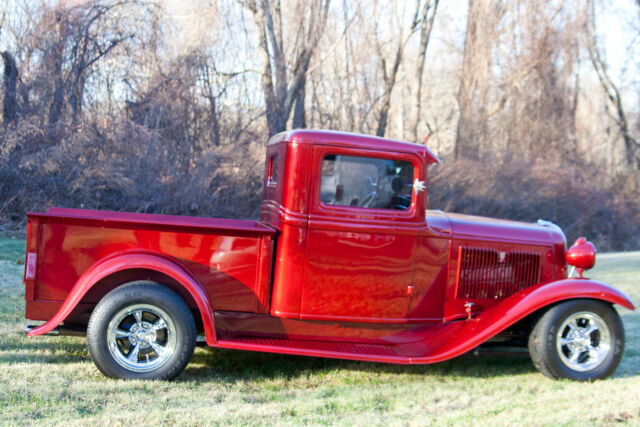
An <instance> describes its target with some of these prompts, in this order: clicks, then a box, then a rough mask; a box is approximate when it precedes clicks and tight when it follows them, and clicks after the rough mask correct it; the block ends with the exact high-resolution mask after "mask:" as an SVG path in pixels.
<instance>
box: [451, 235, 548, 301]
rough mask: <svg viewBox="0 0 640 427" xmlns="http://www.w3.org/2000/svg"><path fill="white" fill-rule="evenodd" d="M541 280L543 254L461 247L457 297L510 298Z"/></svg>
mask: <svg viewBox="0 0 640 427" xmlns="http://www.w3.org/2000/svg"><path fill="white" fill-rule="evenodd" d="M539 281H540V254H539V253H535V252H523V251H510V252H500V251H497V250H495V249H487V248H471V247H464V246H463V247H461V248H460V263H459V264H458V287H457V292H456V298H468V299H484V298H493V299H497V298H506V297H508V296H511V295H513V294H515V293H517V292H519V291H521V290H523V289H525V288H527V287H529V286H532V285H535V284H536V283H538V282H539Z"/></svg>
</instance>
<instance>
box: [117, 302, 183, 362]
mask: <svg viewBox="0 0 640 427" xmlns="http://www.w3.org/2000/svg"><path fill="white" fill-rule="evenodd" d="M176 337H177V333H176V327H175V325H174V323H173V321H172V320H171V318H170V317H169V315H168V314H167V313H166V312H165V311H164V310H162V309H161V308H159V307H156V306H153V305H150V304H135V305H132V306H129V307H126V308H124V309H122V310H120V311H119V312H118V313H117V314H116V315H115V316H114V317H113V320H111V322H109V326H108V331H107V343H108V345H109V352H110V353H111V355H112V356H113V358H114V359H115V361H116V362H118V363H119V364H120V365H121V366H123V367H124V368H127V369H129V370H132V371H136V372H148V371H152V370H154V369H157V368H159V367H161V366H162V365H164V364H165V363H167V361H168V360H169V359H170V358H171V355H173V352H174V351H175V348H176Z"/></svg>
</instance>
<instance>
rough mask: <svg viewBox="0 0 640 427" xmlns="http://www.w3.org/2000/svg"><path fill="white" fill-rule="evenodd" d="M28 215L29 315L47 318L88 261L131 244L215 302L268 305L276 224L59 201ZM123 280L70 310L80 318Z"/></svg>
mask: <svg viewBox="0 0 640 427" xmlns="http://www.w3.org/2000/svg"><path fill="white" fill-rule="evenodd" d="M27 216H28V218H29V227H28V233H27V234H28V236H27V260H28V261H27V266H26V268H25V285H26V289H25V299H26V305H27V306H26V316H25V317H26V318H27V319H31V320H48V319H49V318H51V317H52V316H53V315H54V314H55V312H56V311H57V310H58V308H59V307H60V306H61V305H62V303H63V302H64V300H65V299H66V297H67V295H68V294H69V291H70V290H71V289H72V288H73V286H74V285H75V283H76V282H77V281H78V279H79V278H80V277H81V276H82V274H83V273H84V272H85V271H87V270H88V269H89V268H90V267H91V266H93V265H94V264H96V263H99V262H100V261H101V260H104V259H107V258H110V257H113V256H117V255H119V254H126V253H134V252H135V253H140V252H143V253H148V254H152V255H156V256H159V257H163V258H167V259H170V260H172V261H173V262H175V263H177V264H179V265H180V266H181V267H182V268H183V269H184V270H186V271H187V272H188V273H189V274H190V275H191V276H192V277H194V278H195V279H196V280H197V281H198V282H199V283H200V285H201V286H202V288H203V289H204V291H205V292H206V293H207V294H208V296H209V298H210V300H211V301H212V304H213V307H212V308H213V309H214V310H218V309H221V310H230V311H242V312H253V313H267V312H268V310H269V280H270V275H271V260H272V251H273V241H274V236H275V233H276V230H275V229H274V228H272V227H269V226H267V225H264V224H262V223H260V222H257V221H251V220H237V219H221V218H196V217H185V216H174V215H155V214H140V213H125V212H109V211H96V210H85V209H63V208H51V209H49V210H48V212H46V213H28V214H27ZM30 259H31V261H29V260H30ZM30 269H32V271H31V272H30V271H29V270H30ZM121 276H122V277H121V278H120V279H119V280H120V281H121V282H122V283H125V282H127V281H132V280H154V281H161V282H162V281H163V280H165V281H166V282H170V280H168V279H166V278H162V277H158V276H157V275H154V274H151V273H149V272H144V271H134V270H132V271H130V272H128V273H127V274H122V275H121ZM122 283H105V284H104V286H101V287H99V288H96V291H93V290H92V292H91V293H90V294H87V296H86V297H85V298H84V299H83V300H82V302H81V304H80V306H79V307H78V309H77V310H76V312H75V313H74V318H75V319H77V321H79V322H82V321H83V320H82V319H83V316H82V314H83V312H84V313H88V312H89V311H90V310H91V309H92V307H93V305H95V304H96V303H97V302H98V301H99V300H100V298H101V297H102V296H103V295H104V294H105V293H106V292H108V291H109V290H110V289H113V288H114V287H115V286H117V285H119V284H122ZM165 284H167V285H171V283H165ZM85 317H86V316H85ZM71 320H74V319H71Z"/></svg>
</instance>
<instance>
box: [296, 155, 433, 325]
mask: <svg viewBox="0 0 640 427" xmlns="http://www.w3.org/2000/svg"><path fill="white" fill-rule="evenodd" d="M422 173H423V172H422V167H421V162H420V159H418V158H417V157H415V156H413V155H411V154H398V153H390V152H385V151H377V150H362V149H357V150H356V149H350V148H340V147H335V146H321V145H320V146H315V147H314V153H313V180H312V182H313V188H312V189H311V200H310V215H309V229H308V234H307V246H306V256H305V258H304V259H305V263H306V265H305V276H304V285H303V291H302V299H301V304H300V318H302V319H318V320H338V321H354V322H358V321H362V322H403V321H406V319H407V311H408V307H409V299H410V294H411V292H412V290H413V287H412V283H411V282H412V277H413V269H414V262H415V257H416V242H417V227H418V220H419V218H420V217H421V218H422V221H423V222H424V207H422V209H420V208H419V207H418V206H417V203H416V196H415V194H414V191H413V188H414V181H416V180H417V181H421V180H422V179H423V177H422V176H421V175H422ZM418 187H419V186H418Z"/></svg>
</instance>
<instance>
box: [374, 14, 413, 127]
mask: <svg viewBox="0 0 640 427" xmlns="http://www.w3.org/2000/svg"><path fill="white" fill-rule="evenodd" d="M374 4H375V5H377V4H378V3H377V2H376V3H374ZM390 6H391V7H395V8H396V9H397V7H398V3H393V4H392V5H390ZM395 12H396V13H389V14H388V15H389V19H390V20H392V21H393V20H395V21H396V27H397V29H396V30H395V31H394V35H395V36H396V37H397V39H396V45H395V49H394V53H393V59H392V61H391V63H390V64H389V61H388V60H387V55H386V54H385V52H384V51H385V49H384V45H385V44H386V43H383V42H381V41H380V39H379V38H378V29H377V28H376V35H375V43H376V50H377V53H378V57H379V58H380V68H381V70H382V82H383V88H384V90H383V95H382V105H381V106H380V111H379V112H378V129H377V130H376V135H377V136H384V134H385V133H386V131H387V124H388V121H389V109H390V108H391V94H392V92H393V88H394V86H395V85H396V80H397V77H398V70H399V69H400V64H401V63H402V57H403V55H404V51H405V47H406V45H407V42H408V41H409V38H411V36H412V35H413V34H414V33H415V31H416V29H417V28H418V24H419V22H420V1H416V3H415V12H414V13H413V19H412V20H411V23H410V25H409V29H408V31H407V33H406V34H405V32H404V26H403V25H402V17H401V16H398V14H397V12H398V11H397V10H396V11H395Z"/></svg>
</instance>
